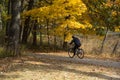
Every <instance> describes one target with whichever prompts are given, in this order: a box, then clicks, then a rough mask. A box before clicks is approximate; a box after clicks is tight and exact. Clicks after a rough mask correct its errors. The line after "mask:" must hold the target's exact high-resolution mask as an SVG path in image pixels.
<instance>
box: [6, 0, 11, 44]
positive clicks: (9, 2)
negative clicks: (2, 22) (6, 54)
mask: <svg viewBox="0 0 120 80" xmlns="http://www.w3.org/2000/svg"><path fill="white" fill-rule="evenodd" d="M7 9H8V13H7V15H10V14H11V0H8V6H7ZM9 28H10V19H8V20H7V24H6V37H5V42H7V41H8V34H9Z"/></svg>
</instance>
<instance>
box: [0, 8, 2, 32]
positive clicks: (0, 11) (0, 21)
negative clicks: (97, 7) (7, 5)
mask: <svg viewBox="0 0 120 80" xmlns="http://www.w3.org/2000/svg"><path fill="white" fill-rule="evenodd" d="M1 14H2V10H1V8H0V31H1V30H2V16H1Z"/></svg>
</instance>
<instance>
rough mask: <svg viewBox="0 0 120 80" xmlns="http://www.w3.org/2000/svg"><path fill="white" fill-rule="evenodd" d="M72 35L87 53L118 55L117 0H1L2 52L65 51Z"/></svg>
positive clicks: (119, 2) (119, 12)
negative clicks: (25, 47)
mask: <svg viewBox="0 0 120 80" xmlns="http://www.w3.org/2000/svg"><path fill="white" fill-rule="evenodd" d="M71 35H75V36H77V37H79V38H80V40H81V42H82V47H83V49H84V50H85V52H86V53H91V54H92V53H95V54H101V53H110V54H117V55H120V0H1V1H0V49H1V50H0V51H1V54H2V52H3V51H2V49H4V50H5V51H6V52H4V54H5V55H8V54H12V55H13V56H19V55H20V53H22V52H21V48H22V47H23V45H28V46H27V48H34V49H39V50H40V51H43V50H48V49H49V50H54V51H57V50H66V49H67V48H68V46H67V43H69V42H70V40H71Z"/></svg>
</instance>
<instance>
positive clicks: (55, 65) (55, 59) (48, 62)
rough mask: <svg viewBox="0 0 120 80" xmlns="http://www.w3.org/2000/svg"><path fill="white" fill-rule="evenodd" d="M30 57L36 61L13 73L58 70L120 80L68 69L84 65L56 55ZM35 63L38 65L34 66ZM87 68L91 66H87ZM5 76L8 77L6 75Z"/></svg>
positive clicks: (114, 78)
mask: <svg viewBox="0 0 120 80" xmlns="http://www.w3.org/2000/svg"><path fill="white" fill-rule="evenodd" d="M29 56H32V57H34V59H32V60H29V59H28V60H24V63H22V64H17V65H15V66H14V69H12V70H11V71H13V72H14V71H16V70H17V71H18V70H19V71H25V70H30V71H36V72H37V71H46V72H53V71H56V70H57V71H65V72H70V73H76V74H82V75H86V76H91V77H97V78H100V79H106V80H120V78H116V77H111V76H107V75H104V74H102V73H101V74H100V73H97V72H87V71H81V70H77V69H75V68H68V67H66V66H65V65H71V64H77V65H78V66H83V64H78V63H80V62H78V61H74V60H73V59H71V58H67V57H62V56H54V55H45V54H32V55H29ZM63 58H64V59H63ZM31 62H33V63H31ZM34 62H35V63H37V64H34ZM41 63H43V64H41ZM87 66H89V65H88V64H87ZM82 75H81V76H82ZM3 76H4V77H6V76H5V75H3ZM4 77H1V76H0V79H4ZM13 77H14V76H13ZM8 78H9V77H8Z"/></svg>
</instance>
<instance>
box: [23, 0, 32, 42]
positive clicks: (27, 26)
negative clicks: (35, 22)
mask: <svg viewBox="0 0 120 80" xmlns="http://www.w3.org/2000/svg"><path fill="white" fill-rule="evenodd" d="M33 4H34V0H29V3H28V10H31V9H32V8H33ZM30 21H31V20H30V16H28V17H27V18H26V20H25V26H24V29H23V35H22V43H27V39H28V36H29V34H30V31H31V27H30Z"/></svg>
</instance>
